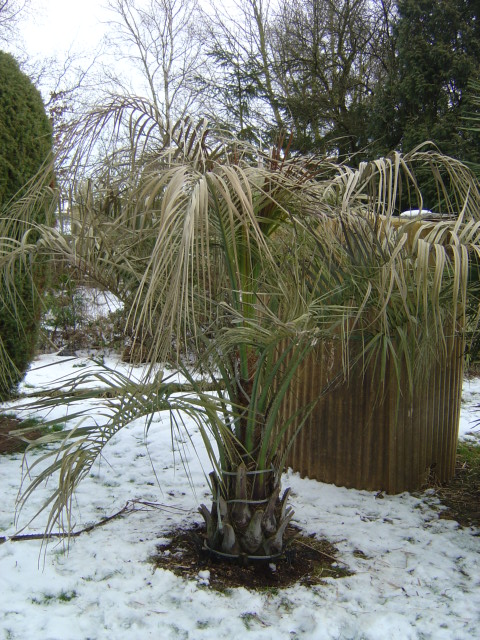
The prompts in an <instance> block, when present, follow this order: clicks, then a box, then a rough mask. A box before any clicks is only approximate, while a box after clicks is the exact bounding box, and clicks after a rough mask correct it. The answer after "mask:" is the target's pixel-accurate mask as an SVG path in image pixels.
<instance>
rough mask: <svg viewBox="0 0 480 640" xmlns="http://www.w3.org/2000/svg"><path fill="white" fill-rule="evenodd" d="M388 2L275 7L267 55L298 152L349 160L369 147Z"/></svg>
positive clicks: (315, 0) (346, 0) (325, 0)
mask: <svg viewBox="0 0 480 640" xmlns="http://www.w3.org/2000/svg"><path fill="white" fill-rule="evenodd" d="M392 4H393V3H392V2H391V1H388V0H387V1H385V0H383V1H382V0H375V1H374V2H370V1H367V0H340V1H334V0H295V1H294V2H282V3H281V4H280V6H279V9H278V12H277V14H276V16H275V19H274V21H273V23H272V26H271V34H272V36H271V37H272V40H273V42H274V45H273V46H272V50H273V51H275V71H276V79H277V85H278V86H279V92H280V96H279V101H280V103H281V105H282V109H283V114H284V118H285V120H286V122H288V125H289V127H290V128H291V129H292V131H293V132H294V141H295V142H294V143H295V145H296V147H297V148H299V149H300V150H302V151H310V150H315V151H322V152H327V153H335V154H336V155H339V156H340V157H341V158H346V157H349V158H350V161H352V158H353V156H355V154H358V152H360V151H363V150H364V149H365V147H366V146H367V145H368V143H369V139H368V136H367V134H368V128H367V122H368V118H369V109H370V101H371V96H372V95H373V93H374V91H375V89H376V86H377V84H378V83H379V82H380V81H381V80H382V78H383V76H384V74H385V68H386V66H387V65H388V63H387V60H386V58H387V57H388V55H389V39H388V34H389V28H390V27H389V24H390V21H391V18H392ZM390 55H391V54H390Z"/></svg>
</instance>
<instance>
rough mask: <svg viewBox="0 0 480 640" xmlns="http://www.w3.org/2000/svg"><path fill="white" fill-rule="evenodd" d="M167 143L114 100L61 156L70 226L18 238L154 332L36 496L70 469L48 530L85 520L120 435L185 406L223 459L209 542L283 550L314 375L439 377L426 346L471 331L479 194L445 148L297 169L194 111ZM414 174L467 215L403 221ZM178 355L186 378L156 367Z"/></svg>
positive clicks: (23, 213)
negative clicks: (324, 358) (283, 480)
mask: <svg viewBox="0 0 480 640" xmlns="http://www.w3.org/2000/svg"><path fill="white" fill-rule="evenodd" d="M106 134H108V136H107V135H106ZM163 140H164V137H163V135H162V122H161V119H160V117H159V115H158V113H157V112H156V110H155V107H154V106H151V105H149V104H148V103H147V102H145V101H143V100H140V99H130V100H128V101H119V100H113V101H112V102H110V103H109V104H108V105H106V106H105V107H104V108H101V109H98V110H96V111H95V112H93V113H90V114H88V116H87V117H85V118H83V119H81V120H80V121H79V122H78V123H77V124H76V125H75V126H74V127H73V128H72V130H71V132H70V136H69V137H67V142H68V146H67V147H66V149H65V150H64V151H65V152H64V155H63V156H62V159H61V160H62V162H63V163H64V164H63V166H64V167H66V170H65V175H66V176H67V177H68V179H69V181H70V183H69V189H70V193H71V194H73V195H72V200H71V208H70V212H71V221H70V225H69V226H70V233H69V235H65V234H64V233H62V232H61V231H60V230H52V229H50V228H43V227H39V231H40V239H39V240H37V241H36V242H35V244H29V243H28V237H26V239H25V242H23V243H19V244H18V245H17V246H16V247H12V246H6V245H4V244H0V267H1V268H2V269H3V272H4V273H5V274H8V272H9V269H10V268H11V265H12V264H13V263H14V261H15V260H18V259H22V257H24V256H25V255H26V254H29V255H30V258H31V260H32V261H33V262H34V261H35V258H36V256H40V255H42V254H44V253H45V252H47V253H48V254H49V255H54V256H55V257H56V258H57V259H58V260H65V261H67V262H68V263H69V264H70V265H72V266H73V267H75V268H77V269H80V270H81V271H82V272H87V273H88V274H89V276H90V277H92V278H94V279H95V280H96V281H97V282H99V283H101V284H102V285H103V286H107V287H108V288H110V289H111V290H112V291H113V292H114V293H116V294H117V295H118V296H119V297H120V298H121V299H122V300H124V301H125V304H126V306H127V308H128V312H129V323H131V324H132V325H133V326H134V328H135V336H136V339H137V341H142V339H143V338H144V337H145V336H149V353H148V360H149V362H150V365H151V366H150V369H149V370H148V371H147V372H146V377H145V380H144V381H142V383H138V384H134V383H133V382H131V381H130V380H128V379H126V378H122V377H120V376H118V375H114V374H113V373H112V372H110V378H109V380H110V383H109V384H110V385H111V393H110V396H112V398H111V399H110V400H107V401H106V404H107V407H106V410H105V411H106V416H107V420H106V424H105V425H103V426H98V425H97V424H91V423H88V422H84V423H83V424H82V425H81V426H80V427H78V428H75V429H73V430H68V431H66V432H65V431H64V432H62V434H60V435H53V436H52V435H51V436H48V437H47V440H48V441H49V442H54V441H55V440H58V441H59V442H60V444H59V448H58V449H53V450H51V451H50V450H49V451H47V452H46V454H45V456H43V457H42V459H41V461H40V462H39V464H41V465H42V466H43V465H44V463H45V459H47V460H52V462H51V463H50V464H49V465H47V467H46V468H45V467H43V470H42V471H41V472H40V473H39V475H38V477H37V478H36V479H34V480H33V481H32V482H31V484H30V485H29V486H28V487H27V489H26V490H25V492H24V494H23V497H22V501H23V502H24V501H25V500H26V499H27V498H28V496H29V495H30V494H31V492H32V491H33V490H34V489H35V488H36V487H37V486H38V484H39V483H40V482H42V481H43V480H44V479H45V478H46V477H48V476H50V475H53V474H54V473H56V472H59V482H58V485H57V487H56V489H55V490H54V492H53V493H52V495H51V497H50V500H49V501H48V502H47V503H46V504H45V505H44V508H46V507H49V508H50V519H49V524H48V528H47V531H51V530H52V528H53V527H54V526H55V525H56V524H57V523H60V524H61V523H62V522H63V517H64V515H65V514H66V515H67V528H68V524H69V519H68V516H69V506H70V501H71V497H72V494H73V492H74V490H75V487H76V486H77V484H78V482H80V480H81V479H82V478H83V477H84V476H85V475H86V474H87V473H88V471H89V469H90V468H91V465H92V464H93V462H94V460H95V458H96V457H97V456H98V455H99V453H100V451H101V449H102V447H103V446H104V445H105V443H106V442H107V441H108V440H109V439H110V438H111V437H113V436H114V435H115V434H116V433H117V432H118V430H119V429H121V428H122V427H123V426H125V425H126V424H128V423H129V422H130V421H131V420H133V419H134V418H136V417H139V416H141V415H143V416H149V415H151V414H152V412H154V411H158V410H168V411H170V412H171V415H172V425H174V426H176V425H178V424H181V422H179V421H178V420H176V419H175V418H173V416H174V414H175V412H178V411H180V412H182V411H186V412H187V413H188V414H189V415H191V416H192V417H193V418H194V419H195V420H196V422H197V424H198V425H199V427H200V429H201V433H202V436H203V440H204V443H205V446H206V449H207V452H208V453H209V456H210V460H211V463H212V467H213V471H212V473H211V474H210V476H209V478H210V485H211V490H212V506H211V508H208V507H207V506H205V505H201V506H200V512H201V514H202V516H203V518H204V519H205V523H206V538H205V544H206V546H207V547H209V548H210V549H212V550H214V551H215V552H217V553H220V554H226V555H228V556H239V555H247V556H254V557H271V556H272V555H275V554H277V553H280V552H281V551H282V549H283V545H284V535H285V531H286V529H287V526H288V524H289V522H290V520H291V518H292V516H293V510H292V509H291V508H290V507H289V506H288V505H287V498H288V490H287V491H286V492H285V493H284V494H283V496H282V497H281V498H280V477H281V474H282V472H283V470H284V465H285V457H286V453H287V451H288V447H289V446H290V445H291V443H292V441H293V440H294V438H295V434H296V433H297V432H298V430H299V429H301V427H302V424H303V422H304V421H305V419H306V417H307V416H308V413H309V411H311V410H312V409H313V405H312V404H310V405H309V406H300V407H299V409H298V411H296V412H295V413H294V414H293V415H286V416H285V415H284V412H283V406H284V401H285V398H286V397H287V396H288V394H289V389H290V384H291V381H292V380H293V378H294V376H295V375H296V374H297V372H298V368H299V366H300V364H301V363H302V362H303V360H304V358H305V357H306V355H307V354H308V353H309V352H310V351H311V350H312V349H314V348H315V345H316V344H318V343H319V342H321V341H327V340H328V341H333V342H334V343H335V344H336V348H337V349H338V350H339V352H340V354H341V357H340V361H341V362H342V366H341V367H340V368H339V370H338V372H336V375H335V376H334V381H335V380H340V379H343V378H344V377H345V376H347V375H348V372H349V371H350V369H351V368H352V366H353V365H354V364H355V363H358V362H368V361H372V360H373V361H376V362H378V365H379V366H380V367H382V366H384V362H385V358H386V357H387V356H389V357H394V358H395V359H396V362H397V363H398V365H399V366H400V363H402V362H404V361H406V362H407V369H408V371H409V372H411V374H412V375H411V376H410V377H411V379H412V380H413V375H414V374H415V375H421V372H422V371H423V370H425V369H426V368H428V358H426V357H424V358H418V351H417V349H418V348H422V345H425V344H430V342H429V341H428V340H425V339H424V336H425V335H426V334H428V336H430V338H431V339H432V340H433V339H435V340H436V341H437V342H439V343H442V340H443V336H444V331H445V327H449V328H452V327H453V328H455V327H456V326H462V322H463V320H462V319H463V316H464V315H465V313H466V309H467V289H468V261H469V252H471V251H474V252H477V253H478V236H479V225H480V223H479V222H478V221H477V220H478V211H479V210H480V208H479V204H480V194H479V192H478V185H477V183H476V182H475V180H474V178H473V177H472V175H471V174H470V173H469V172H468V170H467V169H466V168H465V167H464V166H463V165H462V164H461V163H458V162H456V161H454V160H452V159H448V158H445V157H443V156H441V155H440V154H439V153H438V152H436V151H435V150H430V151H426V150H417V151H415V152H413V153H411V154H409V155H408V156H406V157H401V156H400V155H398V154H393V155H392V157H390V158H387V159H382V160H379V161H377V162H375V163H369V164H362V165H361V166H360V167H359V169H358V170H350V169H348V168H347V167H344V166H337V165H336V164H335V163H333V162H331V161H327V160H325V159H318V158H311V157H308V158H307V157H299V158H293V159H289V158H288V150H287V151H285V150H282V149H281V148H280V147H279V148H277V149H275V150H274V151H273V152H271V153H269V154H263V153H262V152H260V151H259V150H257V149H254V148H252V147H249V146H248V145H247V144H245V143H241V142H239V141H238V140H236V139H235V138H234V137H232V136H229V135H227V134H226V133H225V132H219V131H210V130H209V129H208V127H207V125H206V123H200V124H198V125H194V124H193V123H192V122H191V121H189V120H185V121H183V122H180V123H178V125H177V126H176V127H175V129H174V130H173V134H172V139H171V142H169V144H168V146H167V147H165V146H163V142H162V141H163ZM100 142H103V143H105V144H106V145H107V147H103V146H102V147H100ZM108 145H110V146H108ZM105 149H106V150H105ZM416 165H417V166H418V167H420V169H421V171H422V172H425V170H426V169H428V170H429V171H430V174H431V176H432V179H433V180H434V181H435V183H436V184H437V186H438V193H439V200H440V201H441V205H442V206H443V207H444V210H445V211H446V212H447V213H452V212H455V213H456V214H457V215H456V216H455V219H454V220H453V221H449V222H444V221H443V220H442V221H441V222H438V223H435V224H433V225H432V224H431V223H428V222H422V221H421V222H420V223H419V222H412V223H409V224H408V225H406V226H405V227H402V228H400V229H398V228H397V227H398V225H397V219H396V217H395V214H396V213H398V210H399V208H407V207H406V206H405V203H407V206H411V204H412V202H415V203H417V204H419V205H420V207H421V194H420V193H419V191H418V188H417V186H416V181H415V173H414V169H415V166H416ZM41 191H42V184H41V182H40V183H39V185H37V189H36V191H34V192H31V193H30V195H29V198H26V199H25V200H24V201H23V203H20V205H19V208H18V210H17V211H16V212H13V213H14V214H15V215H16V216H17V218H19V219H22V220H25V219H26V220H28V219H29V211H30V209H31V201H32V199H34V198H35V197H39V194H40V193H41ZM7 281H8V277H7ZM420 321H421V322H425V323H426V325H425V326H424V327H423V329H422V330H419V322H420ZM192 353H193V354H194V358H193V360H192V359H189V358H188V356H189V355H190V354H192ZM166 359H170V360H171V359H174V361H175V363H176V366H177V367H178V368H179V369H180V370H181V371H182V372H183V374H184V375H185V377H186V378H187V384H184V385H180V386H179V385H173V384H169V382H168V380H164V379H163V378H162V375H161V374H160V373H158V371H157V372H156V375H154V376H153V373H155V371H156V370H155V367H156V366H157V365H158V364H159V363H162V362H165V361H166ZM402 366H403V365H402ZM152 376H153V377H152ZM400 378H401V376H400V375H399V384H400ZM76 385H78V379H76V380H74V381H72V392H71V393H68V392H67V391H65V386H64V389H63V401H64V402H66V403H67V402H71V401H72V399H74V398H76V397H77V396H76V395H75V393H74V390H75V388H76ZM331 388H334V383H333V384H330V385H329V388H328V389H327V388H326V389H321V390H319V395H321V394H322V393H327V392H328V391H329V390H331ZM179 392H180V397H179ZM95 393H96V392H94V391H88V392H86V395H87V396H88V397H90V398H91V397H94V396H95ZM100 393H101V395H102V396H104V394H105V391H104V389H103V390H102V391H101V392H100ZM45 402H46V403H47V404H48V403H49V402H52V400H46V401H44V402H43V406H44V405H45ZM55 402H57V403H58V398H55ZM40 404H42V403H40ZM37 406H38V404H37ZM81 416H82V412H81V411H80V412H79V413H78V417H81ZM287 433H288V434H289V435H288V437H287ZM43 441H45V440H43Z"/></svg>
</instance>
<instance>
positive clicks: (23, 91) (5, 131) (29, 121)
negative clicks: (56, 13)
mask: <svg viewBox="0 0 480 640" xmlns="http://www.w3.org/2000/svg"><path fill="white" fill-rule="evenodd" d="M51 150H52V131H51V126H50V122H49V119H48V117H47V115H46V113H45V109H44V105H43V102H42V98H41V96H40V93H39V92H38V91H37V89H36V88H35V87H34V85H33V84H32V82H31V81H30V79H29V78H28V77H27V76H26V75H25V74H24V73H23V72H22V71H21V70H20V67H19V65H18V63H17V62H16V60H15V59H14V58H13V57H12V56H11V55H10V54H8V53H4V52H0V228H2V230H3V231H2V232H3V233H7V235H8V237H12V240H18V239H19V238H17V237H16V235H18V233H19V232H18V229H17V228H16V226H15V225H14V224H9V221H10V218H11V211H12V206H13V203H14V202H15V200H17V199H18V198H19V197H21V195H22V189H23V187H24V186H25V185H26V183H27V182H28V181H29V180H30V179H31V178H32V177H33V176H35V175H36V173H37V172H38V171H39V169H40V167H41V166H42V165H43V163H44V162H45V161H46V159H47V158H48V157H49V155H50V153H51ZM36 222H40V223H43V222H45V209H43V208H39V210H38V215H37V219H36ZM5 230H8V231H5ZM37 276H38V277H43V276H42V274H41V273H40V272H38V273H37ZM3 277H12V274H4V275H3ZM13 278H14V282H15V288H14V290H15V294H16V295H15V299H14V300H13V299H12V295H11V293H10V294H8V293H7V291H8V288H7V287H6V284H5V282H0V349H2V352H3V354H4V355H5V354H6V356H7V358H6V360H8V361H9V363H10V366H9V371H7V374H6V375H5V374H4V375H3V376H2V377H1V378H0V398H5V397H7V396H8V395H9V394H10V393H11V392H12V391H13V390H14V388H15V386H16V384H17V383H18V382H19V381H20V380H21V378H22V376H23V374H24V372H25V370H26V368H27V367H28V364H29V362H30V360H31V359H32V357H33V353H34V348H35V340H36V335H37V331H38V322H39V300H38V293H37V292H36V290H37V285H38V284H39V282H35V281H33V280H32V278H31V277H30V276H29V275H27V274H26V271H25V269H24V268H23V267H22V265H21V263H18V264H17V265H16V267H15V272H14V274H13ZM10 291H11V288H10ZM20 326H21V327H22V329H20Z"/></svg>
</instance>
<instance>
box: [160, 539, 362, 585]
mask: <svg viewBox="0 0 480 640" xmlns="http://www.w3.org/2000/svg"><path fill="white" fill-rule="evenodd" d="M288 536H292V537H293V536H294V537H293V539H292V540H291V542H290V544H289V545H288V546H287V548H286V551H285V553H284V554H283V555H282V556H280V557H278V558H275V559H272V560H270V561H269V560H246V559H245V560H241V559H232V560H226V559H225V558H220V557H218V556H216V555H215V554H214V553H212V552H210V551H208V550H207V549H205V548H204V547H203V540H204V536H203V527H202V526H194V527H193V528H191V529H187V530H180V531H175V532H174V533H173V534H172V539H171V540H170V541H169V542H168V543H167V544H164V545H159V546H158V548H157V553H156V554H155V555H154V556H153V557H152V558H151V561H152V562H153V564H154V565H155V567H157V568H162V569H168V570H169V571H173V573H175V574H176V575H179V576H182V577H184V578H190V579H192V578H197V580H199V582H200V583H203V584H207V583H208V585H209V586H210V587H212V588H214V589H217V590H220V591H224V590H226V589H230V588H234V587H245V588H246V589H254V590H258V589H281V588H284V587H288V586H290V585H293V584H303V585H312V584H319V583H321V582H322V581H323V580H324V579H325V578H327V577H328V578H341V577H344V576H346V575H350V572H349V570H348V567H347V566H346V565H344V564H342V563H341V562H340V561H339V560H337V558H336V549H335V547H334V546H333V545H332V544H331V543H330V542H328V541H327V540H317V539H316V538H313V537H306V536H302V535H300V533H299V532H298V531H296V530H294V529H291V530H290V531H289V532H288V533H287V537H288ZM205 571H208V572H209V574H210V575H209V577H208V579H206V578H205V576H206V574H204V573H200V575H199V572H205Z"/></svg>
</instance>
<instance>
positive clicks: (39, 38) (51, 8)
mask: <svg viewBox="0 0 480 640" xmlns="http://www.w3.org/2000/svg"><path fill="white" fill-rule="evenodd" d="M102 4H103V2H102V0H34V1H33V2H32V7H31V16H29V17H28V18H27V19H24V20H23V21H22V24H21V32H22V37H23V39H24V41H25V46H26V48H27V52H28V53H29V54H30V55H32V56H37V55H45V56H48V55H50V54H54V53H58V54H60V56H61V54H62V53H65V52H66V51H68V50H69V48H70V46H71V45H72V44H73V45H74V47H75V49H76V50H91V49H94V48H95V47H96V46H97V45H98V44H99V43H100V40H101V38H102V35H103V33H104V31H105V27H104V25H103V24H102V21H104V20H105V19H106V16H107V13H106V11H105V9H103V8H102Z"/></svg>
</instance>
